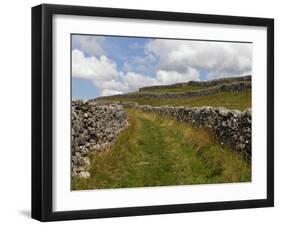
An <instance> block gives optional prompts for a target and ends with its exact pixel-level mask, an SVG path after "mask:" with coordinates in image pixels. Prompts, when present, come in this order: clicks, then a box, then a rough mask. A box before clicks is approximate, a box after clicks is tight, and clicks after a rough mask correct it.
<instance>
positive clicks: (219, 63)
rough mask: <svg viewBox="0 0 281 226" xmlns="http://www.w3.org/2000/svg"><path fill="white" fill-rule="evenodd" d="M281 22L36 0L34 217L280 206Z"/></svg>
mask: <svg viewBox="0 0 281 226" xmlns="http://www.w3.org/2000/svg"><path fill="white" fill-rule="evenodd" d="M273 38H274V21H273V19H268V18H251V17H237V16H219V15H204V14H189V13H176V12H160V11H144V10H133V9H114V8H96V7H82V6H64V5H48V4H43V5H39V6H35V7H33V8H32V217H33V218H35V219H38V220H40V221H55V220H71V219H85V218H101V217H121V216H134V215H147V214H165V213H179V212H191V211H209V210H226V209H239V208H256V207H270V206H273V205H274V180H273V178H274V170H273V169H274V161H273V155H274V90H273V88H274V39H273Z"/></svg>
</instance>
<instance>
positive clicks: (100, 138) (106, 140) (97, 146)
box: [71, 101, 128, 178]
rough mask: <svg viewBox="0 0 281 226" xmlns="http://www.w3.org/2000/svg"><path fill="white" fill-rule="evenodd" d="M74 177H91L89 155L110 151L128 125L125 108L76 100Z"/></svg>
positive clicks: (74, 117)
mask: <svg viewBox="0 0 281 226" xmlns="http://www.w3.org/2000/svg"><path fill="white" fill-rule="evenodd" d="M71 123H72V155H71V164H72V175H73V176H79V177H84V178H87V177H89V176H90V173H89V172H88V171H87V170H88V169H89V166H90V159H89V158H88V154H89V153H90V152H92V151H102V150H105V149H107V148H109V147H110V146H111V145H112V143H113V142H114V140H115V138H116V137H117V135H118V134H119V133H120V131H121V130H122V129H123V128H124V127H126V126H127V125H128V121H127V117H126V114H125V112H124V111H123V107H122V106H120V105H116V104H109V105H98V104H96V103H94V102H90V101H72V121H71Z"/></svg>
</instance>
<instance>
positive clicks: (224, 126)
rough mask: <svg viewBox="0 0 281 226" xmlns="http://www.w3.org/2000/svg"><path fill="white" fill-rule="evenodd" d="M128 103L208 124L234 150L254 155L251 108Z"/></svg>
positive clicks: (131, 105)
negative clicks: (240, 109)
mask: <svg viewBox="0 0 281 226" xmlns="http://www.w3.org/2000/svg"><path fill="white" fill-rule="evenodd" d="M124 105H125V106H126V107H131V108H136V109H140V110H142V111H144V112H153V113H158V114H160V115H163V116H168V117H173V118H176V119H177V120H178V121H182V122H187V123H191V124H192V125H194V126H197V127H203V128H208V129H209V130H210V131H211V132H213V134H214V135H215V138H216V139H217V140H218V141H219V142H220V143H221V144H222V145H225V144H227V145H229V146H230V147H231V148H232V149H233V150H235V151H238V152H242V153H243V154H245V156H246V157H247V158H248V159H250V158H251V148H252V147H251V144H252V142H251V137H252V112H251V109H248V110H245V111H238V110H228V109H225V108H222V107H219V108H214V107H171V106H161V107H152V106H149V105H138V104H136V103H124Z"/></svg>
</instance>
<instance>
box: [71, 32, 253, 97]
mask: <svg viewBox="0 0 281 226" xmlns="http://www.w3.org/2000/svg"><path fill="white" fill-rule="evenodd" d="M251 62H252V44H249V43H226V42H207V41H189V40H169V39H153V38H135V37H118V36H95V35H72V98H73V99H92V98H95V97H98V96H105V95H113V94H121V93H127V92H132V91H135V90H138V88H140V87H143V86H151V85H166V84H173V83H177V82H187V81H190V80H208V79H214V78H219V77H229V76H241V75H245V74H250V73H251Z"/></svg>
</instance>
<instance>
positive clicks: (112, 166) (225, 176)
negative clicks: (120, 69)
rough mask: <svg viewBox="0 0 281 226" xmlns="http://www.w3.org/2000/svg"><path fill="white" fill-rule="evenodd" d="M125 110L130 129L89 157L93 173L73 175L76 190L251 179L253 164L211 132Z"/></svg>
mask: <svg viewBox="0 0 281 226" xmlns="http://www.w3.org/2000/svg"><path fill="white" fill-rule="evenodd" d="M246 96H247V98H249V97H248V95H246ZM247 98H246V99H247ZM201 101H202V103H203V100H201ZM146 104H149V103H146ZM208 105H209V104H208ZM243 106H244V107H243V108H246V105H243ZM248 106H249V103H248ZM240 108H242V105H241V106H240ZM126 111H127V114H128V118H129V127H128V128H126V129H125V130H123V131H122V132H121V134H120V135H119V137H118V138H117V140H116V141H115V143H114V145H113V146H112V148H111V149H109V150H107V151H104V152H100V153H98V152H95V153H92V154H91V155H90V159H91V163H92V166H91V169H90V173H91V177H90V178H87V179H82V178H77V177H74V178H73V180H72V189H74V190H80V189H101V188H127V187H145V186H167V185H183V184H208V183H230V182H246V181H251V165H250V163H248V162H247V161H245V159H244V158H243V156H242V155H240V154H238V153H236V152H234V151H232V150H231V149H230V148H228V147H225V146H221V145H220V144H219V143H217V142H216V141H215V140H214V139H213V137H212V135H211V134H210V133H209V132H208V131H206V130H204V129H200V128H193V127H191V126H190V125H188V124H185V123H180V122H177V121H175V120H173V119H170V118H164V117H161V116H159V115H156V114H152V113H144V112H141V111H137V110H129V109H126Z"/></svg>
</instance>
